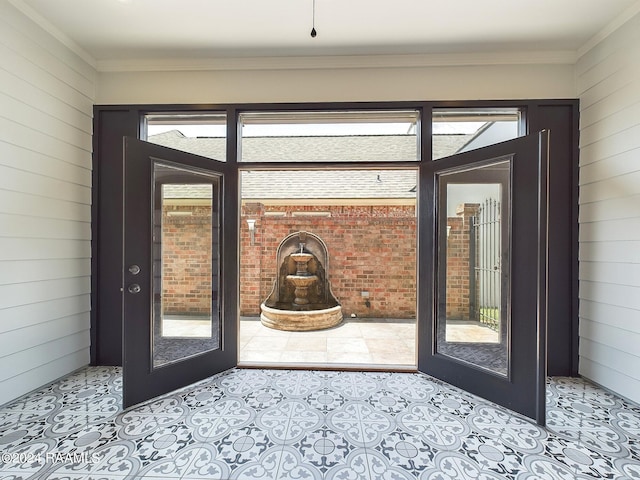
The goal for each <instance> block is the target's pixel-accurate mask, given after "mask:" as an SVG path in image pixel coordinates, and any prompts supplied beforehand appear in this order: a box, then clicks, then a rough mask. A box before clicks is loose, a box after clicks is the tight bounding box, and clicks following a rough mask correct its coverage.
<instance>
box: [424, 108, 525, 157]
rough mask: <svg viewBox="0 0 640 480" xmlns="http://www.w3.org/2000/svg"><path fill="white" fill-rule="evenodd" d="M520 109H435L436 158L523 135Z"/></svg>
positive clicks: (434, 150) (434, 145)
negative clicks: (521, 132)
mask: <svg viewBox="0 0 640 480" xmlns="http://www.w3.org/2000/svg"><path fill="white" fill-rule="evenodd" d="M520 123H521V122H520V110H518V109H517V108H506V109H486V108H482V109H471V110H469V109H464V110H463V109H455V108H454V109H451V108H447V109H443V108H435V109H434V110H433V123H432V129H433V136H432V139H433V140H432V146H433V154H432V159H433V160H437V159H439V158H444V157H448V156H450V155H454V154H456V153H462V152H467V151H469V150H475V149H476V148H480V147H485V146H487V145H492V144H494V143H499V142H504V141H506V140H511V139H512V138H516V137H518V136H520Z"/></svg>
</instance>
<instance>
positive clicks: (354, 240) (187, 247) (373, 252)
mask: <svg viewBox="0 0 640 480" xmlns="http://www.w3.org/2000/svg"><path fill="white" fill-rule="evenodd" d="M477 207H478V206H477V205H475V204H472V205H464V207H463V208H460V209H459V211H458V216H456V217H450V218H449V219H448V222H447V224H448V225H449V226H450V227H451V229H450V232H449V236H448V238H447V318H455V319H460V320H469V319H470V308H469V307H470V294H471V292H470V289H469V279H470V263H469V242H470V222H471V217H472V216H473V215H475V214H476V213H477ZM268 209H269V212H270V213H273V212H282V213H285V216H277V217H276V216H268V215H265V208H264V206H263V205H262V204H256V203H253V204H247V205H244V207H243V212H242V223H241V250H240V313H241V315H249V316H255V315H259V314H260V304H261V303H262V302H263V301H264V300H266V298H267V297H268V296H269V294H270V293H271V290H272V288H273V285H274V282H275V279H276V275H277V270H278V268H279V267H278V266H277V265H276V264H275V262H276V250H277V248H278V246H279V244H280V242H281V241H282V240H283V239H284V237H285V236H287V235H288V234H289V233H292V232H295V231H298V230H307V231H311V232H312V233H315V234H317V235H319V236H320V238H322V239H323V240H324V241H325V243H326V244H327V248H328V249H329V255H330V257H329V264H330V265H329V272H328V273H329V279H330V281H331V285H332V291H333V293H334V295H335V296H337V297H338V299H339V301H340V303H341V304H342V305H343V309H344V312H345V313H346V314H347V315H350V314H351V313H355V314H356V315H357V316H358V317H370V318H371V317H383V318H384V317H386V318H390V317H393V318H415V314H416V312H415V309H416V292H415V289H416V277H415V271H416V238H415V235H416V218H415V208H414V207H408V206H404V207H401V206H382V205H378V206H330V207H327V206H321V207H320V206H315V207H314V206H304V207H269V208H268ZM173 212H190V213H191V214H192V215H189V216H183V215H171V214H168V213H173ZM210 212H211V210H210V209H209V208H207V207H189V206H166V207H165V210H164V214H163V228H162V251H163V258H164V264H163V269H162V271H163V309H164V312H165V313H167V314H175V315H201V314H209V313H210V303H211V296H210V295H203V292H210V291H211V268H210V265H211V255H210V249H211V219H210ZM293 212H295V213H296V214H298V215H299V214H300V213H301V212H316V213H318V212H322V213H325V212H329V213H330V214H331V216H330V217H324V216H322V217H314V216H312V215H308V216H305V215H302V216H296V217H294V216H292V213H293ZM247 219H253V220H255V221H256V230H255V233H254V243H253V244H252V243H251V233H250V232H249V228H248V224H247ZM362 292H368V294H369V296H368V297H366V296H363V295H362ZM367 301H368V304H367Z"/></svg>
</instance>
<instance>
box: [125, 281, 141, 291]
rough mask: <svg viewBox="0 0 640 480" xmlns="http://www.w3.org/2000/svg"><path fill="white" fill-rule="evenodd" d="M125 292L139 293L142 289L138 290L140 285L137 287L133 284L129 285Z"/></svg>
mask: <svg viewBox="0 0 640 480" xmlns="http://www.w3.org/2000/svg"><path fill="white" fill-rule="evenodd" d="M127 290H129V293H140V290H142V289H141V288H140V285H138V284H137V283H133V284H131V285H129V288H127Z"/></svg>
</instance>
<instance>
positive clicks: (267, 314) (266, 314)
mask: <svg viewBox="0 0 640 480" xmlns="http://www.w3.org/2000/svg"><path fill="white" fill-rule="evenodd" d="M260 311H261V312H262V313H261V314H260V321H261V322H262V324H263V325H264V326H266V327H269V328H275V329H277V330H287V331H295V332H303V331H306V330H321V329H323V328H331V327H334V326H336V325H338V324H339V323H340V322H342V306H341V305H337V306H335V307H330V308H324V309H321V310H302V311H299V310H280V309H277V308H272V307H267V306H266V305H265V304H264V303H263V304H262V305H260Z"/></svg>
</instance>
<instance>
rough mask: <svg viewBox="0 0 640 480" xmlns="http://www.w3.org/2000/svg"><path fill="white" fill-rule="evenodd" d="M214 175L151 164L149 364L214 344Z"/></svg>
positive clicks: (216, 250) (217, 256)
mask: <svg viewBox="0 0 640 480" xmlns="http://www.w3.org/2000/svg"><path fill="white" fill-rule="evenodd" d="M219 194H220V189H219V178H218V177H217V176H215V175H214V174H210V175H209V174H206V173H200V172H194V171H190V170H188V169H186V168H177V167H174V166H169V165H164V164H161V163H155V164H154V197H155V198H154V204H155V209H154V223H153V225H154V235H153V237H154V245H153V292H154V296H153V349H152V352H153V354H152V355H153V366H154V368H155V367H160V366H162V365H165V364H168V363H172V362H175V361H178V360H182V359H185V358H188V357H191V356H193V355H197V354H200V353H204V352H206V351H209V350H215V349H218V348H220V328H221V321H220V310H219V305H218V297H219V295H218V292H219V289H220V285H219V283H220V272H219V265H220V251H219V246H220V226H219V212H220V208H219V201H220V200H219Z"/></svg>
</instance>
